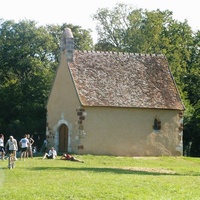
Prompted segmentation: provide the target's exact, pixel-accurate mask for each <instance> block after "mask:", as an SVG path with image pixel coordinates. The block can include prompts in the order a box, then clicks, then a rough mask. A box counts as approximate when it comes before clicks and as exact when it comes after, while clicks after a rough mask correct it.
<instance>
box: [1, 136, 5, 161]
mask: <svg viewBox="0 0 200 200" xmlns="http://www.w3.org/2000/svg"><path fill="white" fill-rule="evenodd" d="M0 152H1V160H4V155H5V149H4V135H3V134H0Z"/></svg>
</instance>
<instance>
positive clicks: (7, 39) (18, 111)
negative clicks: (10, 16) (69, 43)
mask: <svg viewBox="0 0 200 200" xmlns="http://www.w3.org/2000/svg"><path fill="white" fill-rule="evenodd" d="M66 27H70V28H72V30H73V31H74V33H73V34H74V37H75V38H76V40H75V45H76V48H77V49H79V50H83V49H87V50H90V49H91V48H92V39H91V36H90V31H89V30H84V29H81V27H79V26H73V25H71V24H69V25H67V24H63V25H62V26H58V25H46V26H38V25H37V24H36V22H34V21H29V20H22V21H19V22H18V23H15V22H14V21H11V20H8V21H3V20H1V22H0V81H1V84H0V96H1V98H0V129H1V132H2V133H4V134H6V136H7V137H8V135H9V134H14V135H15V137H21V136H22V135H23V134H24V133H30V134H33V133H34V132H38V133H40V134H45V131H46V106H45V104H46V101H47V97H48V94H49V90H50V87H51V84H52V80H53V76H54V74H55V71H56V68H57V67H58V63H59V52H60V40H61V36H62V32H63V30H64V29H65V28H66Z"/></svg>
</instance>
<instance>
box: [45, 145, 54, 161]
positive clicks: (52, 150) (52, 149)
mask: <svg viewBox="0 0 200 200" xmlns="http://www.w3.org/2000/svg"><path fill="white" fill-rule="evenodd" d="M56 157H57V152H56V150H55V149H54V147H51V149H50V150H49V153H45V154H44V156H43V159H45V158H48V159H55V158H56Z"/></svg>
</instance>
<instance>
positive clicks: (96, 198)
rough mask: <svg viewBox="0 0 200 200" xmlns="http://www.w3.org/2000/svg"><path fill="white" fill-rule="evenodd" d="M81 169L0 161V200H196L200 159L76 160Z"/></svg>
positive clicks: (43, 162)
mask: <svg viewBox="0 0 200 200" xmlns="http://www.w3.org/2000/svg"><path fill="white" fill-rule="evenodd" d="M76 157H77V158H79V159H82V160H84V161H85V163H78V162H71V161H63V160H60V157H58V158H57V159H56V160H47V159H45V160H42V159H41V157H34V158H33V159H26V160H25V161H16V168H15V169H12V170H9V169H8V168H7V161H0V186H1V194H0V199H1V200H3V199H6V200H8V199H9V200H18V199H20V200H25V199H26V200H32V199H34V200H57V199H59V200H62V199H66V200H83V199H84V200H90V199H91V200H100V199H101V200H129V199H131V200H133V199H137V200H140V199H142V200H150V199H152V200H157V199H159V200H166V199H167V200H181V199H185V200H188V199H190V200H197V199H198V200H199V199H200V189H199V185H200V159H199V158H190V157H139V158H135V157H133V158H132V157H114V156H93V155H83V156H78V155H77V156H76Z"/></svg>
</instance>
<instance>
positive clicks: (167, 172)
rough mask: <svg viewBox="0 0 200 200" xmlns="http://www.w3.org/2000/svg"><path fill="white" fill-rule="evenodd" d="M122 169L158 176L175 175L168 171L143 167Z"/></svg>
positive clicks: (173, 172)
mask: <svg viewBox="0 0 200 200" xmlns="http://www.w3.org/2000/svg"><path fill="white" fill-rule="evenodd" d="M123 169H126V170H130V171H138V172H151V173H159V174H176V172H175V171H172V170H168V169H155V168H145V167H125V168H123Z"/></svg>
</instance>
